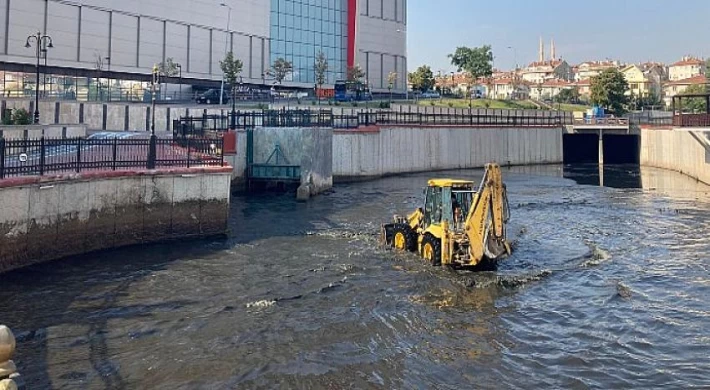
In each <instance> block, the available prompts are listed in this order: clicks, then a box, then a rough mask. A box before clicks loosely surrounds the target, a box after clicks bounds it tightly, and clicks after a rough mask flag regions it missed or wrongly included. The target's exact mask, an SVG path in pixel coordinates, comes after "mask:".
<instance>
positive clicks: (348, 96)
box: [335, 80, 372, 102]
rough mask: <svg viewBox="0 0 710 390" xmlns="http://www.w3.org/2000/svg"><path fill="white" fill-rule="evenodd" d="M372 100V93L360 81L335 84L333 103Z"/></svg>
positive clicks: (337, 82)
mask: <svg viewBox="0 0 710 390" xmlns="http://www.w3.org/2000/svg"><path fill="white" fill-rule="evenodd" d="M367 100H372V93H370V88H369V87H368V86H367V84H365V83H363V82H360V81H343V80H338V81H336V82H335V101H337V102H360V101H367Z"/></svg>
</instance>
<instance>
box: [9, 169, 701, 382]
mask: <svg viewBox="0 0 710 390" xmlns="http://www.w3.org/2000/svg"><path fill="white" fill-rule="evenodd" d="M481 173H482V172H481V171H459V172H450V173H446V175H447V176H458V177H464V178H472V179H474V180H476V179H478V178H479V177H480V175H481ZM436 175H437V174H418V175H409V176H404V177H394V178H387V179H382V180H377V181H372V182H363V183H355V184H348V185H339V186H336V188H335V189H334V191H333V192H332V193H329V194H327V195H324V196H321V197H318V198H316V199H314V200H312V201H311V202H308V203H297V202H295V201H294V200H293V197H292V196H291V195H289V196H284V195H262V196H258V197H256V196H255V197H248V198H247V197H235V198H234V199H233V204H232V219H231V230H232V233H231V234H230V236H229V237H228V238H227V239H225V240H219V241H192V242H189V241H187V242H176V243H169V244H164V245H153V246H146V247H143V248H140V247H134V248H128V249H121V250H114V251H109V252H103V253H98V254H92V255H87V256H79V257H75V258H71V259H67V260H63V261H58V262H53V263H49V264H43V265H38V266H34V267H30V268H27V269H23V270H20V271H16V272H12V273H9V274H6V275H2V276H0V323H4V324H6V325H8V326H10V327H11V328H12V329H13V330H14V331H15V333H16V336H17V338H18V353H17V355H16V356H15V360H16V361H17V362H18V365H19V369H20V372H21V373H22V374H23V375H24V377H25V379H26V381H27V382H28V384H29V387H30V388H31V389H45V388H62V389H105V388H107V389H109V388H110V389H201V388H204V389H232V388H303V389H310V388H333V389H335V388H360V389H363V388H385V389H428V388H631V387H635V388H651V387H662V386H666V387H669V388H688V387H692V386H697V387H710V374H708V373H709V372H710V354H708V350H710V349H709V347H710V334H709V333H708V329H710V308H708V305H707V302H708V300H709V299H710V274H709V271H710V260H709V259H708V253H710V243H709V242H708V240H707V237H708V233H709V232H710V211H709V206H710V188H708V187H705V186H703V185H700V184H698V183H697V182H695V181H694V180H691V179H689V178H687V177H685V176H681V175H680V174H677V173H672V172H667V171H661V170H655V169H646V168H641V169H639V168H638V167H632V166H615V167H607V168H606V169H605V170H603V172H600V171H599V169H598V168H597V167H596V166H588V167H584V166H582V167H574V168H571V167H562V166H545V167H528V168H514V169H511V170H507V171H505V172H504V180H505V182H506V183H507V185H508V192H509V197H510V202H511V207H512V220H511V224H510V225H509V235H510V236H511V238H512V240H514V243H515V252H514V254H513V256H512V257H511V258H509V259H507V260H505V261H504V262H503V263H501V265H500V268H499V270H498V271H497V272H488V273H477V274H472V273H467V272H456V271H451V270H448V269H445V268H432V267H429V266H427V265H426V264H423V263H422V262H421V261H420V260H419V259H418V258H417V257H415V256H414V255H410V254H401V253H394V252H392V251H389V250H385V249H382V248H379V247H378V246H377V237H376V234H377V232H378V230H379V225H380V223H381V222H383V221H386V220H388V219H389V218H391V215H392V214H393V213H395V212H404V211H408V210H411V209H413V208H414V207H416V206H417V205H418V204H419V202H420V198H421V187H422V186H423V185H424V184H425V183H426V179H427V178H429V177H430V176H436ZM602 179H603V182H604V184H605V185H606V186H605V187H602V186H600V185H599V184H600V181H602ZM48 244H51V243H48Z"/></svg>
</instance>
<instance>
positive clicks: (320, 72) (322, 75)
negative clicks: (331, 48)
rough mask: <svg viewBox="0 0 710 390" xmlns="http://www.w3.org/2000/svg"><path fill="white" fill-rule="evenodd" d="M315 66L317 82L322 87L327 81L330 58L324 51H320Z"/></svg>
mask: <svg viewBox="0 0 710 390" xmlns="http://www.w3.org/2000/svg"><path fill="white" fill-rule="evenodd" d="M314 67H315V71H316V84H318V85H319V86H321V87H322V86H323V84H325V82H326V74H327V73H328V59H327V58H326V57H325V54H323V52H322V51H319V52H318V55H317V56H316V63H315V64H314Z"/></svg>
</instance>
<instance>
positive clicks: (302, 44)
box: [0, 0, 407, 99]
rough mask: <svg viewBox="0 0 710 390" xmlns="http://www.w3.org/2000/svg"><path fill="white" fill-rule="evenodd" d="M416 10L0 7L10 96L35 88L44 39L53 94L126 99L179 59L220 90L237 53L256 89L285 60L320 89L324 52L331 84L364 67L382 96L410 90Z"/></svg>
mask: <svg viewBox="0 0 710 390" xmlns="http://www.w3.org/2000/svg"><path fill="white" fill-rule="evenodd" d="M406 11H407V0H311V1H307V2H306V1H300V0H274V1H269V0H123V1H114V0H0V24H1V25H0V93H2V94H4V95H6V96H7V95H13V96H16V95H20V96H21V95H23V94H25V93H27V92H28V91H32V90H34V78H33V77H31V75H32V74H34V72H35V63H36V52H35V49H34V48H26V47H25V44H26V42H27V38H28V36H30V35H32V34H36V33H37V32H40V33H41V34H46V35H49V36H51V38H52V43H53V46H54V47H53V48H51V49H48V50H47V59H46V62H47V68H46V70H47V72H46V73H48V74H50V75H51V77H48V78H47V81H46V82H45V81H44V80H43V81H42V83H43V84H44V85H42V87H41V89H43V91H44V90H46V94H47V95H52V94H57V95H60V94H63V93H64V94H66V93H68V92H69V91H71V93H74V94H75V95H76V97H77V98H79V99H86V98H87V97H89V96H90V95H91V93H92V92H91V90H92V88H93V87H94V86H95V85H94V84H100V83H101V81H100V80H104V81H106V80H110V82H111V83H112V84H114V85H116V88H118V89H119V90H120V92H119V93H120V94H122V93H124V92H128V91H131V92H130V93H133V91H135V90H136V88H137V89H138V90H141V91H142V88H144V87H145V86H146V82H148V81H149V80H150V73H151V70H152V68H153V66H154V65H156V64H160V63H163V62H164V61H166V60H167V59H169V58H170V59H172V60H173V61H174V62H175V63H176V64H179V65H180V68H179V69H180V73H181V74H180V76H181V79H182V81H183V82H184V83H185V84H193V85H208V86H209V85H212V86H214V85H218V84H219V82H220V80H221V79H222V71H221V70H220V66H219V62H220V60H222V59H223V58H224V56H225V53H226V52H227V51H233V52H234V54H235V56H236V57H237V58H238V59H240V60H242V61H243V64H244V68H243V71H242V74H241V76H242V77H243V82H244V83H247V84H251V85H259V84H272V83H273V80H270V79H269V77H268V76H266V75H265V74H264V73H265V70H266V69H268V68H269V67H270V66H271V64H272V63H273V61H274V60H275V59H276V58H279V57H283V58H285V59H286V60H288V61H290V62H291V63H292V64H293V73H292V74H291V75H290V77H288V79H287V80H286V81H285V82H284V85H286V86H292V87H311V88H312V86H313V85H314V83H315V74H314V73H315V72H314V70H313V64H314V62H315V56H316V54H317V53H318V52H321V51H322V52H323V53H324V54H325V55H326V57H327V59H328V64H329V71H328V75H327V80H328V84H331V85H332V83H334V81H335V80H337V79H343V78H345V77H346V76H345V75H346V69H347V68H348V67H352V66H355V65H356V64H359V65H360V66H361V67H362V68H363V69H364V70H366V72H367V79H368V80H369V82H370V84H371V85H372V86H373V87H374V88H375V89H380V90H386V89H387V85H386V84H387V75H388V74H389V73H390V72H396V73H397V74H399V75H401V76H400V77H399V80H398V82H397V83H396V85H395V90H396V91H404V88H405V85H406V83H405V82H404V81H405V78H406V76H405V75H406V65H407V55H406V54H407V53H406V26H407V21H406ZM44 61H45V60H44V59H42V61H41V62H42V64H44ZM43 73H44V72H43ZM178 77H179V76H177V75H176V76H175V79H174V80H171V81H173V82H175V83H177V82H178V80H177V79H178ZM93 80H97V81H96V82H95V81H93ZM124 90H125V91H124Z"/></svg>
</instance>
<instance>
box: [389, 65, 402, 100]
mask: <svg viewBox="0 0 710 390" xmlns="http://www.w3.org/2000/svg"><path fill="white" fill-rule="evenodd" d="M397 77H399V76H398V75H397V72H390V73H389V74H388V75H387V89H388V90H389V92H390V104H392V88H394V85H395V84H396V83H397Z"/></svg>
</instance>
